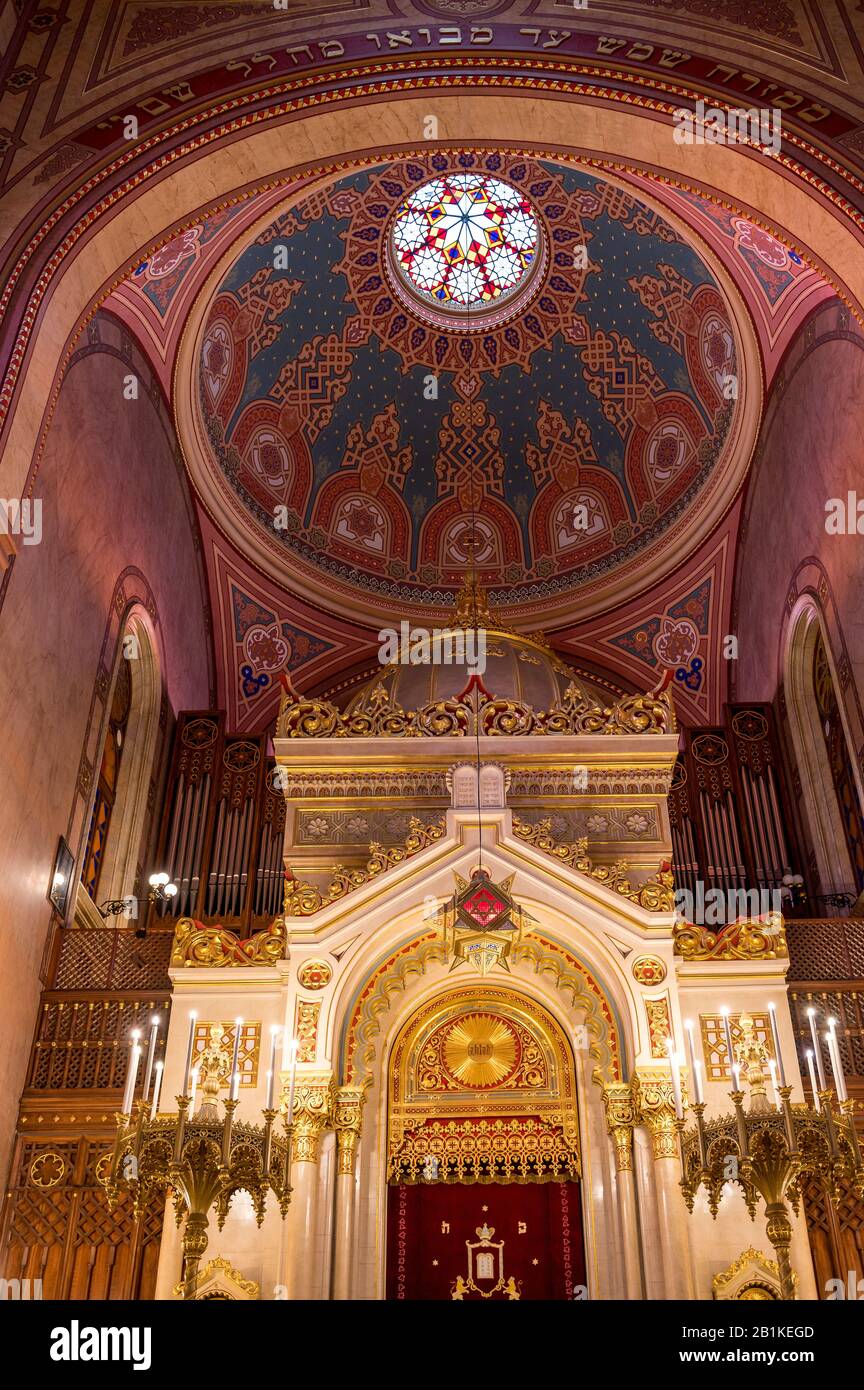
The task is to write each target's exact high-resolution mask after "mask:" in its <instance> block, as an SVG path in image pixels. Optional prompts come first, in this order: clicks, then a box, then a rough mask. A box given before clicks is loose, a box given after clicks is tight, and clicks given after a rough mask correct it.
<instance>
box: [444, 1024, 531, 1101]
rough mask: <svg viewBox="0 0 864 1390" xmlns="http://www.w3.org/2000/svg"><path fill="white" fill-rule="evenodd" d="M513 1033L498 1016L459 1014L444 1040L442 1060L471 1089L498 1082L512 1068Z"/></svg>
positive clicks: (515, 1052) (515, 1054) (515, 1048)
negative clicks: (465, 1015)
mask: <svg viewBox="0 0 864 1390" xmlns="http://www.w3.org/2000/svg"><path fill="white" fill-rule="evenodd" d="M517 1060H518V1043H517V1039H516V1034H515V1033H514V1032H513V1029H512V1028H511V1027H510V1025H509V1024H508V1023H506V1022H505V1021H504V1019H502V1018H495V1017H494V1016H493V1015H492V1014H469V1015H468V1017H467V1018H460V1019H459V1020H458V1021H457V1022H456V1023H454V1024H453V1027H452V1028H451V1029H450V1032H449V1033H448V1034H447V1038H446V1040H445V1043H444V1062H445V1065H446V1067H447V1070H448V1071H449V1072H450V1074H451V1076H453V1077H454V1079H455V1080H457V1081H459V1082H461V1084H462V1085H463V1086H468V1087H470V1088H471V1089H472V1090H483V1089H486V1088H488V1087H490V1086H498V1085H500V1084H501V1082H502V1081H504V1080H506V1079H507V1077H509V1076H511V1075H512V1073H513V1072H514V1071H515V1069H516V1064H517Z"/></svg>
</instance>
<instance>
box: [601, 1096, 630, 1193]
mask: <svg viewBox="0 0 864 1390" xmlns="http://www.w3.org/2000/svg"><path fill="white" fill-rule="evenodd" d="M603 1104H604V1105H605V1107H606V1128H607V1129H608V1131H609V1134H610V1135H611V1137H612V1142H613V1144H614V1145H615V1167H616V1168H617V1170H618V1172H619V1173H627V1172H630V1170H631V1169H632V1167H633V1126H634V1125H635V1124H636V1119H637V1115H636V1106H635V1104H634V1102H633V1092H632V1090H631V1088H630V1086H629V1085H628V1083H627V1082H626V1081H607V1083H606V1085H605V1086H604V1087H603Z"/></svg>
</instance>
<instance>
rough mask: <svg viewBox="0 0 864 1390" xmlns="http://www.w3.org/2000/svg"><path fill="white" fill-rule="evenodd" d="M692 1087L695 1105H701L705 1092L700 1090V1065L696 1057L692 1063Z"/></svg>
mask: <svg viewBox="0 0 864 1390" xmlns="http://www.w3.org/2000/svg"><path fill="white" fill-rule="evenodd" d="M693 1087H694V1090H695V1092H696V1104H697V1105H702V1103H703V1102H704V1100H705V1092H704V1090H703V1088H702V1063H701V1062H700V1061H699V1058H698V1057H697V1058H696V1061H695V1062H694V1063H693Z"/></svg>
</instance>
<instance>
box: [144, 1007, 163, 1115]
mask: <svg viewBox="0 0 864 1390" xmlns="http://www.w3.org/2000/svg"><path fill="white" fill-rule="evenodd" d="M158 1036H159V1015H158V1014H154V1015H153V1017H152V1018H151V1020H150V1046H149V1048H148V1049H147V1066H146V1069H145V1071H144V1090H143V1092H142V1094H141V1099H142V1100H146V1099H147V1097H148V1096H149V1094H150V1077H151V1076H152V1075H153V1059H154V1057H155V1054H156V1039H157V1038H158Z"/></svg>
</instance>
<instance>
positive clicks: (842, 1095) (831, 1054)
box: [825, 1018, 846, 1100]
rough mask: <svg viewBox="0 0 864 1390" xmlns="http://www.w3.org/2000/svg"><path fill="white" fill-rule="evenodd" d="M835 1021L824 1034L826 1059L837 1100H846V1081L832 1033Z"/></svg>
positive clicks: (835, 1036)
mask: <svg viewBox="0 0 864 1390" xmlns="http://www.w3.org/2000/svg"><path fill="white" fill-rule="evenodd" d="M835 1024H836V1019H833V1018H832V1019H831V1027H830V1028H829V1029H828V1032H827V1033H826V1034H825V1041H826V1042H827V1044H828V1058H829V1060H830V1062H831V1072H832V1074H833V1076H834V1089H835V1091H836V1092H837V1099H838V1100H845V1099H846V1080H845V1078H844V1076H843V1064H842V1062H841V1061H840V1047H839V1044H838V1042H837V1035H836V1033H835V1032H834V1026H835Z"/></svg>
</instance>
